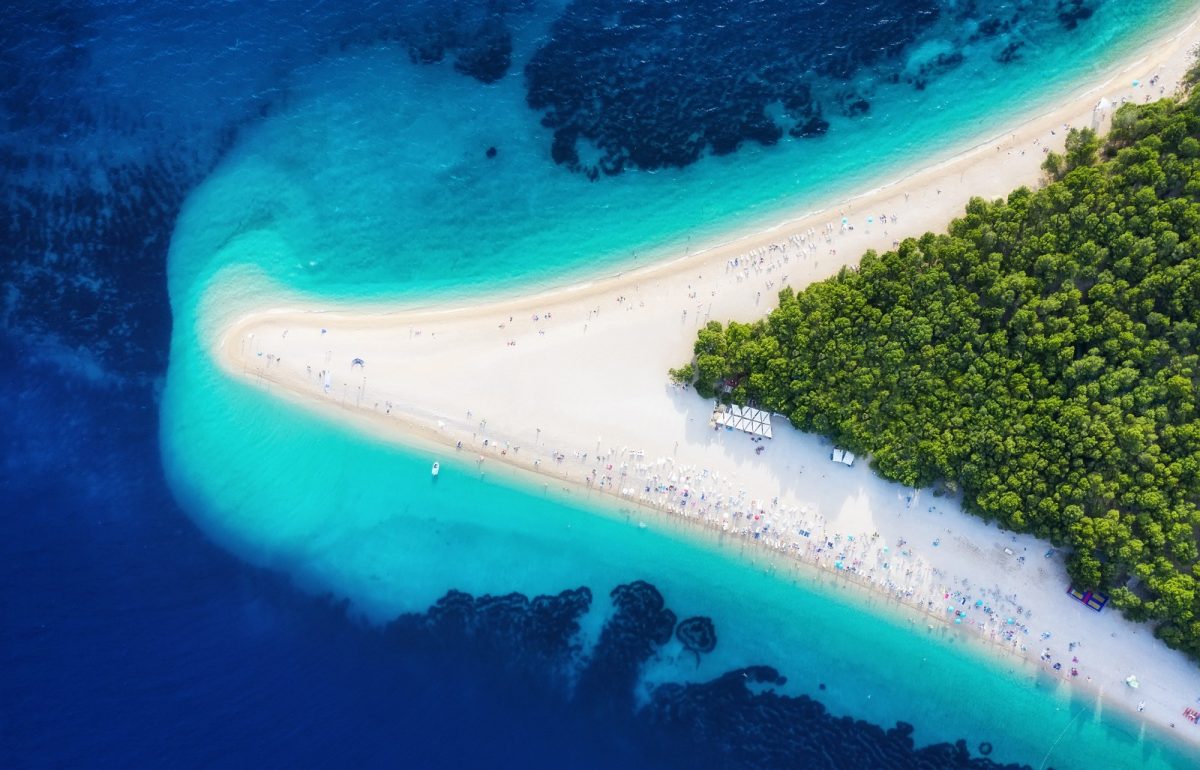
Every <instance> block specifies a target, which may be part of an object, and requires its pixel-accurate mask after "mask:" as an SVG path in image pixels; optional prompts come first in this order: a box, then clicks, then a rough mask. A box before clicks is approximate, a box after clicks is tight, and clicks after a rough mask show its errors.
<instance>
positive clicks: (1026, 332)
mask: <svg viewBox="0 0 1200 770" xmlns="http://www.w3.org/2000/svg"><path fill="white" fill-rule="evenodd" d="M1045 168H1046V170H1047V172H1048V174H1049V176H1050V180H1049V182H1048V184H1047V185H1046V186H1044V187H1043V188H1042V189H1040V190H1037V191H1031V190H1029V189H1027V188H1021V189H1018V190H1016V191H1015V192H1013V193H1011V194H1010V195H1009V196H1008V199H1007V200H996V201H992V202H989V201H985V200H982V199H979V198H976V199H973V200H971V202H970V203H969V204H968V205H967V208H966V213H965V216H963V217H962V218H960V219H957V220H955V221H954V222H952V223H951V225H950V227H949V232H948V233H946V234H933V233H926V234H925V235H923V236H922V237H920V238H916V239H908V240H906V241H904V242H903V243H901V244H900V246H899V247H898V248H897V249H895V250H894V251H889V252H887V253H884V254H876V253H875V252H873V251H868V252H867V253H866V254H865V255H864V256H863V258H862V261H861V263H860V264H859V266H858V268H857V269H844V270H842V271H841V273H839V274H838V275H837V276H835V277H833V278H831V279H829V280H826V281H823V282H820V283H816V284H813V285H811V286H809V287H807V288H806V289H805V290H803V291H801V292H799V293H796V292H793V291H792V290H791V289H784V290H783V291H781V292H780V294H779V307H778V309H776V310H774V311H773V312H772V313H771V314H770V315H769V316H768V317H767V318H765V319H763V320H760V321H756V322H754V323H750V324H746V323H738V322H731V323H729V324H726V325H722V324H721V323H718V322H715V321H714V322H710V323H709V324H708V325H707V326H706V327H705V328H704V329H702V330H701V331H700V333H699V336H698V339H697V341H696V344H695V358H694V359H693V362H691V363H690V364H688V365H685V366H684V367H681V368H680V369H676V370H672V375H673V376H675V377H676V378H684V379H690V378H691V377H693V376H695V377H696V378H697V381H696V389H697V391H699V392H700V393H701V394H702V395H713V394H714V393H715V392H716V390H717V387H718V386H719V385H721V384H723V383H736V384H734V385H732V387H731V388H729V389H728V390H727V395H728V397H729V398H730V399H731V400H732V401H735V402H738V403H743V404H745V403H751V402H753V403H756V404H758V405H759V406H760V407H762V408H766V409H770V410H773V411H776V412H780V413H783V414H785V415H787V416H788V417H789V418H790V419H791V421H792V423H793V424H794V425H795V426H796V427H798V428H800V429H803V430H808V431H815V432H818V433H822V434H824V435H827V436H829V437H831V438H832V439H834V441H836V442H837V443H838V444H840V445H842V446H846V447H848V448H850V449H852V450H854V451H855V452H859V453H864V454H869V455H870V456H871V462H872V465H873V467H875V469H876V470H877V471H878V472H879V473H880V474H882V475H883V476H885V477H887V478H889V479H893V480H895V481H899V482H902V483H904V484H908V485H913V486H924V485H930V484H933V483H935V482H940V483H942V484H944V485H945V486H946V487H948V488H950V489H951V490H961V492H962V495H963V501H964V505H965V507H966V508H967V510H968V511H970V512H972V513H975V514H977V515H979V516H982V517H984V518H985V519H988V520H991V521H997V522H999V523H1000V524H1001V525H1003V526H1004V527H1007V528H1010V529H1013V530H1016V531H1022V532H1032V533H1035V534H1036V535H1038V536H1039V537H1042V538H1045V539H1048V540H1050V541H1051V542H1052V543H1054V544H1056V545H1060V546H1065V547H1066V548H1067V549H1068V551H1069V553H1070V556H1069V558H1068V571H1069V573H1070V576H1071V578H1072V580H1074V582H1075V584H1076V585H1077V586H1078V587H1081V588H1085V589H1105V590H1107V591H1109V592H1110V595H1111V598H1112V603H1113V604H1114V605H1115V606H1117V607H1119V608H1120V609H1121V610H1123V611H1124V612H1125V613H1127V615H1128V616H1129V617H1131V618H1134V619H1137V620H1151V621H1153V622H1154V623H1155V625H1156V632H1157V633H1158V635H1159V636H1160V637H1161V638H1162V639H1164V640H1165V641H1166V642H1167V643H1168V644H1170V645H1172V646H1174V647H1178V648H1181V649H1183V650H1185V651H1186V652H1187V653H1188V654H1190V655H1191V656H1193V657H1195V658H1200V590H1197V588H1198V587H1197V581H1198V580H1200V560H1198V550H1197V541H1198V533H1200V511H1198V509H1197V503H1198V501H1200V414H1198V413H1197V403H1198V400H1200V397H1198V394H1200V358H1198V356H1197V346H1198V345H1200V99H1198V98H1197V96H1196V95H1195V94H1193V95H1192V96H1191V97H1189V98H1186V99H1181V100H1175V99H1166V100H1162V101H1159V102H1156V103H1153V104H1145V105H1135V104H1127V105H1124V106H1123V107H1121V108H1120V110H1118V112H1117V113H1116V115H1114V120H1113V129H1112V131H1111V132H1110V134H1109V136H1108V138H1107V141H1106V143H1105V144H1104V145H1103V146H1100V143H1099V142H1098V141H1097V140H1096V138H1095V136H1094V135H1093V134H1091V133H1090V132H1086V131H1085V132H1073V133H1072V137H1071V138H1070V139H1069V140H1068V149H1067V153H1066V156H1065V157H1064V156H1055V157H1052V158H1049V159H1048V161H1047V164H1046V166H1045ZM723 390H725V389H724V388H723Z"/></svg>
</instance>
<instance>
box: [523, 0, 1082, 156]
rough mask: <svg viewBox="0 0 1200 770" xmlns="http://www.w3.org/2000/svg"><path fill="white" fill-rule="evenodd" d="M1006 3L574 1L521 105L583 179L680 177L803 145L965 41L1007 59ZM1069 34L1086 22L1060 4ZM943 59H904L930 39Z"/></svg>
mask: <svg viewBox="0 0 1200 770" xmlns="http://www.w3.org/2000/svg"><path fill="white" fill-rule="evenodd" d="M1019 14H1020V11H1019V10H1018V8H1017V7H1016V6H1010V5H999V6H992V5H990V4H982V3H976V2H965V3H945V2H939V0H895V1H893V2H887V3H882V2H875V3H866V4H864V3H851V2H847V1H846V0H828V1H825V2H814V1H813V0H800V1H799V2H797V1H795V0H762V1H761V2H756V3H749V4H745V3H731V2H729V1H728V0H687V2H683V1H682V0H677V1H675V2H629V0H574V1H573V2H572V3H571V4H570V5H569V6H568V7H567V8H566V10H565V11H564V12H563V14H562V16H561V17H560V18H559V19H558V20H557V21H556V22H555V24H554V27H553V30H552V33H551V38H550V40H549V41H547V42H546V43H545V44H544V45H543V46H542V47H541V48H540V49H539V50H538V51H537V53H536V54H535V55H534V56H533V58H532V59H531V60H530V62H529V64H528V65H527V66H526V68H525V78H526V83H527V101H528V103H529V106H530V107H532V108H533V109H535V110H539V111H541V112H542V113H543V118H542V123H543V125H545V126H546V127H548V128H550V129H552V130H553V132H554V134H553V146H552V148H551V155H552V157H553V159H554V161H555V162H556V163H559V164H562V165H565V166H566V167H568V168H570V169H572V170H574V171H578V172H581V173H584V174H587V175H588V176H589V177H591V178H593V179H595V178H597V177H599V176H600V175H605V174H609V175H611V174H619V173H621V172H622V171H625V170H627V169H631V168H640V169H658V168H664V167H683V166H687V165H689V164H691V163H694V162H696V161H697V160H699V159H700V158H701V157H703V156H704V155H705V154H709V153H711V154H713V155H727V154H729V153H732V152H734V151H736V150H737V149H738V148H739V147H740V146H741V145H743V144H744V143H748V142H753V143H758V144H761V145H772V144H775V143H776V142H778V141H780V139H782V138H783V136H784V135H785V134H787V135H790V136H792V137H801V138H806V137H817V136H821V135H822V134H824V133H826V131H828V130H829V128H830V123H829V120H828V116H829V115H831V114H837V115H842V116H845V117H850V118H855V117H862V116H865V115H868V114H870V112H871V88H872V86H871V85H870V84H871V83H875V84H878V83H900V82H905V83H908V84H909V85H911V86H912V87H914V88H916V89H923V88H925V87H926V86H927V85H928V84H929V82H930V81H932V80H934V79H936V78H937V77H939V76H941V75H942V74H944V73H946V72H948V71H950V70H953V69H955V68H957V67H959V66H961V65H962V64H963V63H964V53H963V50H964V48H965V47H966V46H967V45H969V44H971V45H975V46H976V47H979V46H982V50H985V51H990V52H991V53H990V56H991V58H992V59H993V60H994V61H997V62H1000V63H1007V62H1011V61H1014V60H1015V59H1016V58H1017V51H1018V50H1019V49H1020V47H1021V45H1022V42H1021V41H1019V40H1018V41H1011V40H1004V41H1000V42H993V41H992V40H991V39H992V38H999V37H1000V36H1002V35H1008V34H1010V33H1011V32H1012V30H1013V29H1014V27H1015V26H1016V24H1017V21H1018V19H1019ZM1058 15H1059V18H1060V20H1061V21H1062V24H1063V25H1064V27H1066V28H1068V29H1074V27H1075V26H1077V25H1078V24H1079V23H1080V22H1081V21H1083V20H1084V19H1086V18H1088V17H1089V16H1090V15H1091V10H1090V8H1088V7H1087V6H1086V5H1085V4H1084V3H1083V0H1060V3H1059V8H1058ZM935 32H936V34H937V35H938V36H939V37H941V38H944V41H943V42H944V44H945V46H946V47H947V49H946V50H945V51H943V52H941V53H938V54H936V55H933V56H931V57H930V58H929V59H928V60H927V61H921V62H917V63H916V64H915V65H914V64H912V63H911V62H909V61H908V60H907V59H908V55H909V54H910V53H911V52H912V51H913V50H914V49H915V48H916V47H917V46H919V45H920V44H921V43H923V42H926V41H927V40H928V39H929V37H930V35H932V34H934V33H935Z"/></svg>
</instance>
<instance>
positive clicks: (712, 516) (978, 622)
mask: <svg viewBox="0 0 1200 770" xmlns="http://www.w3.org/2000/svg"><path fill="white" fill-rule="evenodd" d="M1197 40H1200V33H1198V27H1197V24H1196V22H1195V21H1193V22H1192V23H1190V24H1188V25H1186V27H1183V28H1182V29H1181V30H1176V31H1174V32H1172V33H1171V35H1169V36H1167V37H1165V38H1164V39H1162V40H1160V41H1158V42H1157V43H1155V44H1153V45H1151V46H1149V47H1147V48H1146V49H1144V50H1143V51H1142V52H1141V53H1140V54H1139V56H1138V57H1137V58H1135V59H1131V60H1129V61H1127V62H1126V63H1125V64H1123V65H1121V66H1120V67H1117V68H1114V69H1113V70H1111V71H1108V72H1106V73H1104V75H1103V76H1102V77H1100V78H1097V79H1096V81H1095V83H1093V84H1091V85H1090V87H1088V88H1086V89H1081V90H1079V91H1077V92H1075V93H1074V94H1073V95H1071V96H1069V97H1068V98H1066V99H1064V100H1063V103H1062V106H1061V107H1059V108H1057V109H1055V110H1054V111H1053V112H1052V113H1049V114H1045V115H1041V116H1038V117H1035V118H1032V119H1030V120H1028V121H1027V122H1025V123H1023V124H1021V125H1019V126H1015V127H1014V128H1013V129H1012V130H1011V131H1008V132H1005V133H1004V134H1001V135H998V136H996V137H995V138H993V139H991V140H990V141H986V142H984V143H982V144H980V145H978V146H976V147H975V148H973V149H971V150H969V151H967V152H965V153H963V154H960V155H958V156H956V157H953V158H950V159H947V160H945V161H943V162H940V163H938V164H937V165H935V166H932V167H929V168H926V169H924V170H922V171H919V172H917V173H914V174H912V175H910V176H907V177H905V178H903V179H901V180H900V181H898V182H895V183H892V184H889V185H886V186H884V187H881V188H877V189H875V190H873V191H871V192H868V193H866V194H864V195H862V196H859V197H856V198H853V199H849V200H845V201H842V202H840V203H836V204H834V205H831V206H829V207H828V208H826V209H825V210H823V211H821V212H819V213H817V214H813V215H811V216H807V217H804V218H800V219H796V220H790V221H789V222H788V223H787V224H786V225H783V226H780V227H776V228H772V229H771V230H770V231H768V232H766V233H763V234H760V235H758V236H753V237H747V238H742V239H739V240H736V241H733V242H729V243H725V244H722V245H720V246H716V247H712V248H710V249H707V250H702V251H699V252H695V253H693V254H691V255H690V256H688V257H686V258H683V259H679V260H676V261H673V262H669V263H662V264H658V265H654V266H650V267H646V268H640V269H636V270H631V271H629V272H627V273H625V274H623V275H620V276H616V277H612V278H606V279H597V280H595V281H594V282H592V283H589V284H585V285H582V286H575V287H570V288H567V289H562V290H559V291H554V292H548V293H545V294H541V295H538V296H534V297H514V298H511V299H498V300H494V301H488V302H487V304H482V303H481V304H479V305H476V306H472V307H464V308H458V309H454V308H442V309H435V310H421V311H403V310H401V311H398V312H381V311H379V310H373V311H369V312H368V311H361V310H355V309H353V308H331V307H329V306H323V307H317V306H312V307H301V306H292V307H269V306H268V307H264V308H263V309H262V310H261V311H256V312H253V313H250V314H248V315H244V316H242V317H240V318H237V319H236V320H234V321H233V322H232V323H231V324H229V325H226V326H225V327H223V328H222V329H221V331H220V333H219V334H218V336H217V338H215V339H213V341H212V342H213V348H214V350H213V354H214V356H215V357H216V359H217V360H218V361H219V362H220V363H221V365H222V366H223V367H224V368H225V369H226V370H227V372H228V373H229V375H230V376H233V377H236V378H244V379H246V380H248V381H250V382H253V383H256V384H260V385H263V386H269V387H270V390H271V392H272V393H273V394H276V395H280V396H283V397H286V398H290V399H292V400H294V401H296V402H298V403H300V404H302V405H305V406H307V407H309V408H312V409H316V410H323V411H326V412H333V413H336V414H337V415H339V419H342V420H344V421H347V422H349V423H350V424H354V425H357V426H359V427H361V428H363V429H364V430H367V431H370V432H373V433H375V434H377V435H380V436H382V437H384V438H386V439H390V440H395V441H399V442H403V443H406V444H409V445H416V446H424V447H428V448H430V450H431V451H430V460H431V462H432V461H433V460H434V459H437V458H439V457H440V458H442V459H443V460H445V459H447V458H449V457H454V456H455V455H456V454H457V457H458V460H459V462H458V463H456V464H454V467H450V466H447V467H446V469H445V470H444V471H443V474H444V475H447V476H452V474H453V473H461V472H463V470H462V468H466V469H468V470H470V471H471V472H478V473H482V474H485V475H494V476H496V477H500V476H508V475H525V476H527V477H529V474H530V473H535V474H538V476H537V478H536V480H537V482H538V483H541V484H545V485H546V486H547V487H553V488H555V489H556V490H562V491H565V492H566V493H568V494H571V495H573V496H576V497H580V498H583V497H592V498H597V499H600V498H602V497H603V496H611V500H612V502H614V503H616V504H619V505H623V506H626V507H628V508H632V509H634V510H635V511H636V512H635V514H634V515H635V516H641V517H643V518H644V519H646V520H648V521H649V520H651V518H650V517H652V516H654V515H656V514H655V512H654V511H655V510H657V511H660V512H667V513H669V514H671V515H674V516H677V517H679V518H680V519H682V520H688V521H691V522H694V523H695V524H696V525H697V526H701V527H705V528H708V529H712V530H716V531H720V532H727V533H732V534H734V535H741V536H743V537H745V538H746V539H747V540H752V541H757V543H758V544H761V545H762V546H763V547H764V548H768V549H771V550H773V551H774V552H776V553H784V554H787V555H789V556H792V557H795V558H796V559H797V560H799V561H802V562H805V563H807V564H810V565H816V566H818V567H821V568H825V569H829V570H833V571H835V572H836V574H837V575H838V576H839V578H844V579H845V580H847V581H850V582H854V583H859V584H862V585H864V586H869V587H872V588H874V589H875V590H877V591H880V592H883V593H885V594H887V595H888V596H890V597H891V598H894V599H897V600H899V601H901V602H903V603H905V604H907V605H909V606H911V607H913V608H916V609H918V610H920V611H922V612H924V613H926V618H927V622H928V624H929V625H930V626H931V627H937V628H939V629H942V633H962V634H964V635H974V636H977V637H978V638H980V639H982V640H984V641H986V642H989V643H991V645H992V646H994V647H995V648H997V649H1004V650H1008V651H1011V652H1012V653H1014V654H1016V655H1018V656H1020V657H1022V658H1024V659H1025V660H1027V661H1028V665H1029V666H1030V668H1031V669H1033V668H1043V669H1044V670H1045V672H1046V673H1047V674H1050V675H1052V676H1060V677H1062V678H1063V680H1065V681H1067V682H1070V683H1071V684H1072V685H1073V686H1078V687H1082V688H1087V690H1088V691H1089V692H1092V693H1093V694H1094V695H1095V696H1096V697H1099V698H1102V699H1103V702H1104V703H1105V704H1107V705H1111V706H1115V707H1118V708H1126V709H1130V710H1131V711H1132V710H1135V709H1144V710H1143V711H1142V713H1140V714H1139V715H1138V716H1139V717H1140V718H1142V719H1144V720H1146V721H1147V722H1149V723H1154V724H1157V725H1158V726H1160V727H1162V728H1163V729H1164V730H1167V731H1169V732H1171V733H1173V734H1176V735H1178V736H1179V738H1181V739H1183V740H1185V741H1188V742H1190V743H1194V744H1195V745H1197V746H1200V726H1196V725H1193V724H1191V723H1190V722H1188V721H1187V720H1186V719H1185V718H1184V717H1183V710H1184V709H1185V708H1188V707H1197V708H1200V703H1198V699H1200V669H1198V668H1197V667H1196V666H1195V665H1193V664H1191V663H1189V662H1188V661H1187V660H1186V658H1184V657H1183V656H1182V655H1180V654H1177V653H1174V652H1172V651H1169V650H1167V649H1166V648H1165V647H1164V646H1163V645H1162V644H1161V643H1159V642H1158V641H1157V640H1155V639H1154V638H1153V635H1152V633H1151V632H1150V630H1149V628H1147V627H1145V626H1140V625H1136V624H1132V623H1128V622H1126V621H1124V620H1123V619H1122V618H1120V616H1119V615H1118V614H1117V613H1116V612H1115V611H1113V610H1112V609H1107V610H1104V611H1103V612H1101V613H1097V612H1094V611H1093V610H1091V609H1089V608H1088V607H1086V606H1084V605H1083V604H1081V603H1080V602H1077V601H1075V600H1073V599H1072V598H1070V597H1069V596H1067V595H1066V590H1067V587H1068V578H1067V575H1066V572H1065V569H1064V567H1063V559H1062V556H1061V554H1058V553H1056V552H1054V551H1053V550H1052V549H1049V548H1048V547H1047V545H1046V544H1045V543H1043V542H1039V541H1037V540H1035V539H1033V538H1031V537H1027V536H1013V535H1011V534H1008V533H1003V532H1001V531H1000V530H998V529H996V528H995V527H993V526H989V525H987V524H985V523H984V522H982V521H980V520H979V519H976V518H974V517H971V516H968V515H965V514H964V513H962V510H961V507H960V506H959V505H958V504H957V502H956V501H951V500H947V499H945V498H936V497H934V496H933V495H932V493H931V492H929V491H928V490H912V489H906V488H903V487H900V486H899V485H896V484H890V483H887V482H884V481H882V480H881V479H879V478H878V477H876V476H875V475H874V474H873V473H872V472H871V471H870V470H869V468H867V467H866V464H865V463H863V462H859V463H857V464H855V465H854V466H853V467H846V466H844V465H840V464H835V463H833V462H831V460H830V450H831V447H830V446H829V445H828V444H827V443H825V442H823V441H822V440H821V439H819V438H818V437H815V436H811V435H807V434H801V433H799V432H798V431H795V430H793V429H791V428H790V426H789V425H788V423H787V421H786V420H784V419H782V418H780V417H778V416H777V417H775V419H774V438H773V439H771V440H762V441H755V440H754V439H752V438H751V437H750V436H748V435H747V434H745V433H742V432H737V431H727V430H725V429H723V428H717V429H715V428H714V427H713V426H712V425H711V424H710V416H711V413H712V409H713V403H712V402H711V401H706V400H704V399H701V398H699V397H698V396H696V395H695V393H694V392H692V391H690V390H685V389H679V388H675V387H673V386H671V385H670V384H669V383H668V379H667V369H668V368H669V367H672V366H678V365H680V364H681V363H683V362H685V361H686V360H687V359H688V358H689V357H690V353H691V347H692V344H693V342H694V340H695V336H696V331H697V329H698V328H699V327H700V326H702V325H703V324H704V323H705V322H707V321H708V320H710V319H714V320H720V321H725V320H728V319H738V320H751V319H754V318H758V317H761V316H763V315H764V314H766V313H767V312H768V311H769V310H770V309H771V307H772V306H773V305H774V298H775V295H776V293H777V292H778V291H779V289H780V288H781V287H783V286H792V287H797V288H801V287H803V286H805V285H807V284H809V283H810V282H812V281H815V280H820V279H822V278H825V277H827V276H830V275H832V274H835V273H836V272H837V271H838V270H839V269H841V268H842V267H843V266H846V265H853V264H854V263H855V262H856V260H857V259H858V258H859V256H860V255H861V254H862V253H863V252H864V251H865V250H867V249H869V248H873V249H876V250H885V249H888V248H891V247H892V245H893V244H894V243H896V242H898V241H899V240H901V239H903V238H906V237H909V236H917V235H920V234H922V233H924V232H926V231H929V230H932V231H944V229H945V227H946V225H947V223H948V222H949V221H950V220H951V219H952V218H953V217H955V216H958V215H959V214H961V212H962V210H963V207H964V206H965V204H966V202H967V200H968V199H969V198H970V197H971V196H982V197H985V198H996V197H1002V196H1004V195H1006V194H1007V193H1008V192H1009V191H1011V190H1012V189H1014V188H1016V187H1019V186H1021V185H1031V186H1032V185H1037V184H1038V183H1039V181H1040V179H1041V172H1040V164H1041V163H1042V160H1043V158H1044V153H1045V152H1046V151H1047V150H1050V149H1054V150H1061V149H1062V145H1063V139H1064V137H1065V134H1066V130H1067V128H1068V127H1069V126H1076V127H1100V128H1103V127H1104V126H1105V125H1106V124H1107V121H1108V120H1109V119H1110V118H1111V114H1110V113H1111V109H1112V108H1108V109H1099V108H1098V107H1097V105H1098V103H1100V100H1101V99H1102V98H1103V99H1106V100H1108V102H1109V103H1111V104H1112V105H1114V106H1117V105H1120V104H1121V103H1122V102H1125V101H1136V102H1139V103H1140V102H1145V101H1149V100H1151V99H1155V98H1158V97H1159V96H1160V95H1162V94H1169V93H1172V92H1173V91H1174V90H1175V88H1176V86H1177V84H1178V82H1179V79H1180V77H1181V75H1182V73H1183V71H1184V70H1185V69H1186V67H1187V65H1188V63H1189V61H1190V57H1189V51H1190V50H1191V49H1192V48H1193V47H1194V46H1195V45H1196V43H1197ZM1135 81H1136V82H1137V85H1134V82H1135ZM218 280H219V279H218ZM216 290H219V286H218V287H214V291H216ZM447 480H450V479H447ZM938 623H943V624H948V626H949V628H945V627H943V626H940V625H937V624H938ZM1130 676H1136V677H1137V679H1138V681H1139V682H1140V687H1139V688H1137V689H1134V688H1132V687H1130V686H1128V684H1127V681H1126V680H1127V678H1128V677H1130Z"/></svg>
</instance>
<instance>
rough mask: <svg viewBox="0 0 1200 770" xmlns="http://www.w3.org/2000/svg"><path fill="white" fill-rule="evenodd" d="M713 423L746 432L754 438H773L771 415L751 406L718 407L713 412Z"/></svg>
mask: <svg viewBox="0 0 1200 770" xmlns="http://www.w3.org/2000/svg"><path fill="white" fill-rule="evenodd" d="M713 422H715V423H716V424H717V425H724V426H725V427H727V428H732V429H734V430H740V431H745V432H746V433H749V434H751V435H753V436H763V437H764V438H771V435H772V434H771V414H770V412H764V411H763V410H761V409H754V408H753V407H749V406H737V405H736V404H735V405H733V406H729V407H724V408H722V407H720V406H718V407H717V409H716V411H715V412H713Z"/></svg>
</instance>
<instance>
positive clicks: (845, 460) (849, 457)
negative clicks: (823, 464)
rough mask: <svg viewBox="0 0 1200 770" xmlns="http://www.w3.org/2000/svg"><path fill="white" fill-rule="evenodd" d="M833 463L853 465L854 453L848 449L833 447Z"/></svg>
mask: <svg viewBox="0 0 1200 770" xmlns="http://www.w3.org/2000/svg"><path fill="white" fill-rule="evenodd" d="M833 461H834V462H835V463H842V464H843V465H854V453H853V452H851V451H850V450H848V449H838V448H837V447H834V450H833Z"/></svg>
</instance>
